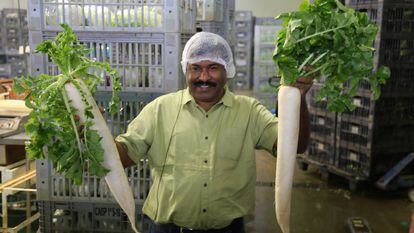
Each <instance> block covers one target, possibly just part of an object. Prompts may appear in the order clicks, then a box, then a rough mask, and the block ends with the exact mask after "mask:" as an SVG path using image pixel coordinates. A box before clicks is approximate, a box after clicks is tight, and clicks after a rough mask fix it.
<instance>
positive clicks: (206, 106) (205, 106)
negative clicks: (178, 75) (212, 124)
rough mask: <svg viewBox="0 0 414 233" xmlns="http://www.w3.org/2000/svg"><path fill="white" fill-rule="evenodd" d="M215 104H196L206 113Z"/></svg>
mask: <svg viewBox="0 0 414 233" xmlns="http://www.w3.org/2000/svg"><path fill="white" fill-rule="evenodd" d="M217 102H218V101H216V102H199V103H197V105H198V106H200V107H201V108H202V109H204V111H206V112H208V111H209V110H210V109H211V108H212V107H213V106H214V105H215V104H216V103H217Z"/></svg>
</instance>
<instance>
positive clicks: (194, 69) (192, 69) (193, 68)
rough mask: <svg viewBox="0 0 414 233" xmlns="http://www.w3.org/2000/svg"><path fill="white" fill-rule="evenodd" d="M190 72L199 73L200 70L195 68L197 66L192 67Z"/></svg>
mask: <svg viewBox="0 0 414 233" xmlns="http://www.w3.org/2000/svg"><path fill="white" fill-rule="evenodd" d="M191 71H193V72H197V71H200V68H199V67H197V66H193V67H191Z"/></svg>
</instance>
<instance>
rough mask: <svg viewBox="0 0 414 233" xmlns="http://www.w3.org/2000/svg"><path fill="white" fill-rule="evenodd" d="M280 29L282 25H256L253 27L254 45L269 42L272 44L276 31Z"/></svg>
mask: <svg viewBox="0 0 414 233" xmlns="http://www.w3.org/2000/svg"><path fill="white" fill-rule="evenodd" d="M281 29H282V25H275V26H269V25H266V26H262V25H256V26H255V27H254V43H255V45H256V44H258V45H260V44H262V45H263V44H271V45H274V44H275V41H276V38H277V33H278V32H279V31H280V30H281Z"/></svg>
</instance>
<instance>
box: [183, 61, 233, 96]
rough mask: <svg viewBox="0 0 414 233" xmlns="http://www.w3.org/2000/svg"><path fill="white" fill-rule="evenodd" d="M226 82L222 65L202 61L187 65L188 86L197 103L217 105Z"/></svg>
mask: <svg viewBox="0 0 414 233" xmlns="http://www.w3.org/2000/svg"><path fill="white" fill-rule="evenodd" d="M226 82H227V74H226V70H225V69H224V67H223V66H222V65H221V64H218V63H215V62H212V61H201V62H196V63H193V64H189V65H187V86H188V87H189V89H190V93H191V95H192V96H193V97H194V99H195V101H196V102H197V103H200V102H204V103H217V102H218V101H219V100H220V99H221V97H222V96H223V94H224V86H225V84H226Z"/></svg>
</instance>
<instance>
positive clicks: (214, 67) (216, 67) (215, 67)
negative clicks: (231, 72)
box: [210, 66, 219, 70]
mask: <svg viewBox="0 0 414 233" xmlns="http://www.w3.org/2000/svg"><path fill="white" fill-rule="evenodd" d="M218 68H219V67H218V66H210V70H217V69H218Z"/></svg>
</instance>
